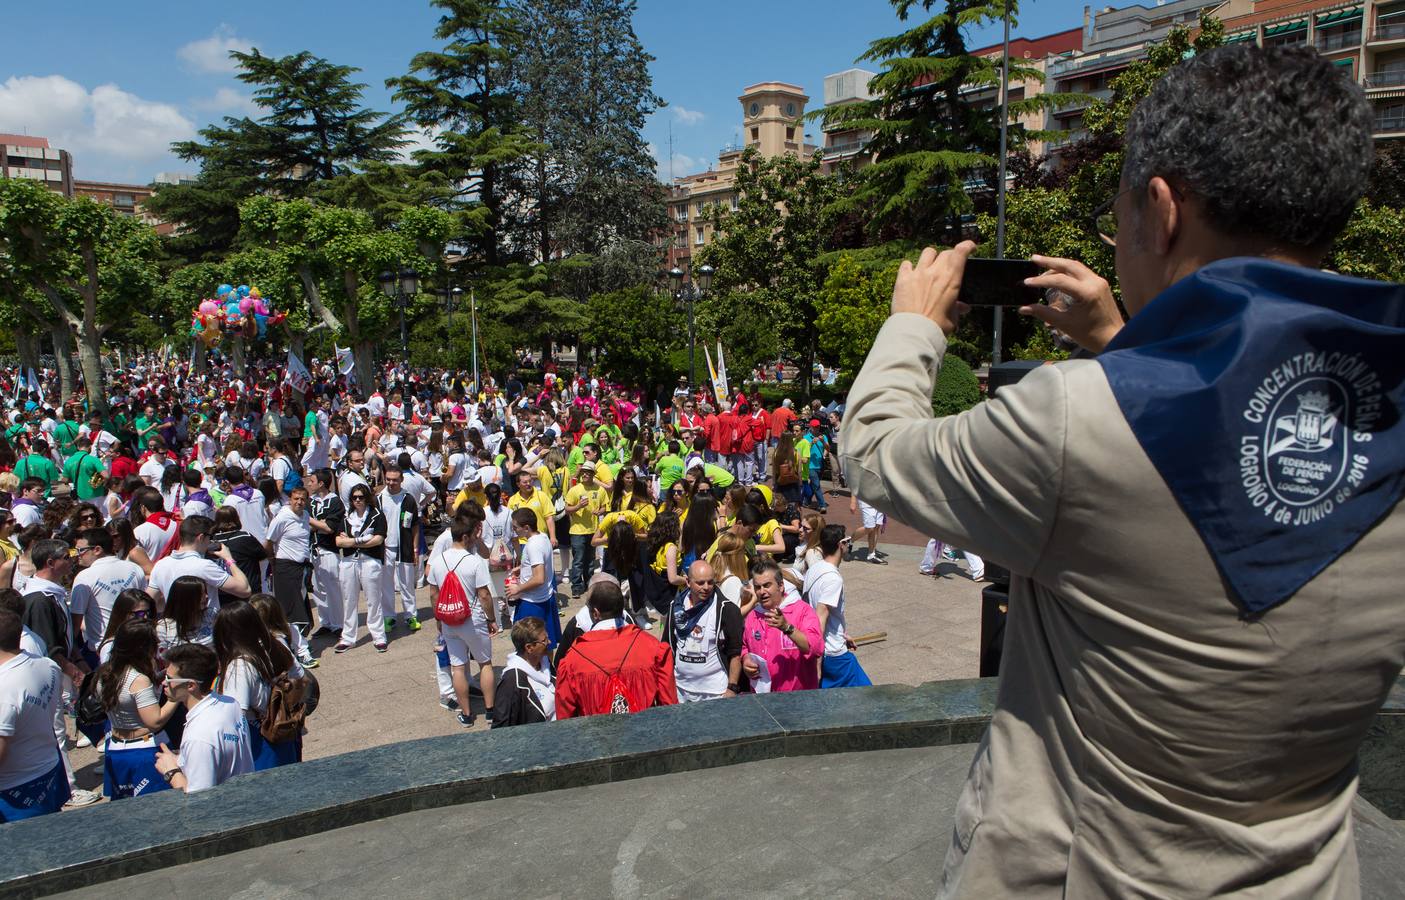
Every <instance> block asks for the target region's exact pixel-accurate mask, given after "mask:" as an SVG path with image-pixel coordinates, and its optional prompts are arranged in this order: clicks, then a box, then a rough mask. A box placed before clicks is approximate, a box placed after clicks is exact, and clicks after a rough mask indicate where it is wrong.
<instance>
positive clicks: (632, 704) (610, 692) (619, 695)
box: [571, 628, 645, 716]
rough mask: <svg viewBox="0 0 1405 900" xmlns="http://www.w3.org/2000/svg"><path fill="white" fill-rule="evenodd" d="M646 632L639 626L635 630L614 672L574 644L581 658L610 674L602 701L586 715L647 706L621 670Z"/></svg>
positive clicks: (624, 711)
mask: <svg viewBox="0 0 1405 900" xmlns="http://www.w3.org/2000/svg"><path fill="white" fill-rule="evenodd" d="M643 633H644V632H643V631H641V630H639V629H638V628H636V629H635V631H634V637H633V638H631V639H630V641H629V646H628V647H627V648H625V651H624V658H623V659H621V660H620V665H619V668H618V669H616V670H615V671H614V672H605V667H604V666H602V665H600V663H598V662H596V661H595V660H593V659H591V658H590V657H589V656H586V655H585V654H584V653H581V652H580V649H579V645H578V644H572V645H571V649H572V650H574V651H576V653H577V655H579V656H580V658H581V659H583V660H585V661H586V662H588V663H590V664H591V665H592V666H594V667H595V668H597V669H599V670H600V671H601V672H605V674H606V675H607V676H608V677H607V678H606V679H605V690H604V691H603V692H602V694H601V697H600V702H599V703H598V704H597V705H596V708H595V709H592V710H588V711H587V712H586V715H589V716H599V715H606V714H614V713H632V712H638V711H639V710H641V709H643V708H644V707H645V703H644V701H642V700H640V699H639V698H637V697H635V696H634V692H633V691H631V690H630V689H629V685H627V684H625V683H624V679H623V678H621V677H620V672H622V671H623V670H624V664H625V663H626V662H627V661H628V660H629V651H630V650H633V649H634V642H635V641H637V640H639V635H641V634H643Z"/></svg>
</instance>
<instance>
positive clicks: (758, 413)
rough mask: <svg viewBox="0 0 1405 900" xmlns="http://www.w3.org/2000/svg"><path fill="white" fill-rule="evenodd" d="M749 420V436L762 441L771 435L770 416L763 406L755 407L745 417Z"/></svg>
mask: <svg viewBox="0 0 1405 900" xmlns="http://www.w3.org/2000/svg"><path fill="white" fill-rule="evenodd" d="M747 418H748V419H749V420H750V422H751V436H752V437H753V438H755V439H756V440H758V441H764V440H766V439H767V438H768V437H770V436H771V416H770V414H769V413H767V412H766V410H765V409H764V408H763V407H760V406H758V407H756V409H754V410H752V412H751V415H750V416H748V417H747Z"/></svg>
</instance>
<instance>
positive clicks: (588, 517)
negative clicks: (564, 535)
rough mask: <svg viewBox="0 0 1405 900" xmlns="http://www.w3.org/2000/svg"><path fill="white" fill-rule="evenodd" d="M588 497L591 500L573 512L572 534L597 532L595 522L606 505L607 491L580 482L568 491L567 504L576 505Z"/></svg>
mask: <svg viewBox="0 0 1405 900" xmlns="http://www.w3.org/2000/svg"><path fill="white" fill-rule="evenodd" d="M587 498H588V500H589V502H587V503H586V505H585V506H582V507H581V508H580V509H578V510H576V511H575V512H573V513H571V534H594V533H595V522H596V520H597V517H598V516H599V514H600V509H601V508H602V507H603V506H604V505H605V491H604V490H602V489H601V488H596V487H592V488H587V487H586V486H585V485H583V484H580V483H576V484H573V485H571V487H570V488H569V489H568V490H567V491H566V505H567V506H574V505H575V504H577V503H579V502H581V500H583V499H587Z"/></svg>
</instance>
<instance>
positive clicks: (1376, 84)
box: [1361, 69, 1405, 90]
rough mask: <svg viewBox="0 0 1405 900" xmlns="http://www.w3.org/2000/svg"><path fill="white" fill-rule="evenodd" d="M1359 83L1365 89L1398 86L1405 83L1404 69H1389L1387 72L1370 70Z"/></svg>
mask: <svg viewBox="0 0 1405 900" xmlns="http://www.w3.org/2000/svg"><path fill="white" fill-rule="evenodd" d="M1361 84H1362V86H1364V87H1365V88H1366V89H1367V90H1370V89H1372V88H1389V87H1400V86H1401V85H1405V69H1391V70H1390V71H1387V72H1372V73H1371V74H1370V75H1367V76H1366V77H1365V78H1363V79H1361Z"/></svg>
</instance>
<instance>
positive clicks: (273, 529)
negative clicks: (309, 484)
mask: <svg viewBox="0 0 1405 900" xmlns="http://www.w3.org/2000/svg"><path fill="white" fill-rule="evenodd" d="M308 519H309V516H308V513H307V510H303V511H302V513H301V515H299V514H298V513H295V512H293V511H292V509H290V508H288V507H284V508H283V509H280V510H279V511H278V515H276V516H274V517H273V521H272V522H269V523H268V541H269V543H271V544H273V558H274V559H289V560H292V561H293V562H305V561H306V560H307V557H308V554H309V553H310V551H311V549H312V529H311V527H309V526H308V524H307V523H308Z"/></svg>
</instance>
